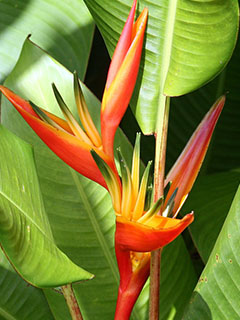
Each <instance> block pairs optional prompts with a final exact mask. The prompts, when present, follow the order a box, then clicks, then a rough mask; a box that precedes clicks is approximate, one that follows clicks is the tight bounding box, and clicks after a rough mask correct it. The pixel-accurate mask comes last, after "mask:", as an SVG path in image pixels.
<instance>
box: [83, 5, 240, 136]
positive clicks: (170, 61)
mask: <svg viewBox="0 0 240 320" xmlns="http://www.w3.org/2000/svg"><path fill="white" fill-rule="evenodd" d="M85 2H86V4H87V6H88V8H89V10H90V12H91V13H92V15H93V17H94V20H95V21H96V24H97V25H98V27H99V29H100V31H101V33H102V35H103V37H104V40H105V42H106V45H107V47H108V50H109V52H110V54H111V55H112V53H113V51H114V48H115V45H116V43H117V40H118V38H119V35H120V33H121V31H122V28H123V25H124V22H125V21H126V17H127V15H128V12H129V9H130V6H131V4H132V1H131V0H116V1H112V2H109V1H108V0H95V1H91V0H85ZM145 6H146V7H148V9H149V19H148V25H147V31H146V43H145V50H144V51H143V59H142V64H141V67H140V75H139V79H138V83H137V88H136V90H135V95H134V98H133V99H132V103H131V105H132V107H133V109H134V110H135V115H136V117H137V120H138V122H139V124H140V126H141V129H142V130H143V132H144V133H146V134H149V133H152V132H154V130H155V126H156V119H157V116H156V115H157V112H158V109H159V95H161V94H163V93H164V94H166V95H170V96H178V95H182V94H185V93H188V92H190V91H193V90H195V89H197V88H199V87H200V86H202V85H203V84H205V83H206V82H207V81H209V80H210V79H211V78H213V77H214V76H215V75H216V74H217V73H219V72H220V71H221V70H222V69H223V68H224V66H225V65H226V63H227V61H228V60H229V59H230V57H231V54H232V51H233V48H234V45H235V42H236V36H237V28H238V1H237V0H213V1H208V0H201V1H189V0H182V1H177V0H172V1H169V0H162V1H159V0H154V1H152V0H151V1H150V0H142V1H139V5H138V13H139V12H140V11H141V10H142V9H143V7H145ZM140 85H141V88H140ZM160 107H162V106H160Z"/></svg>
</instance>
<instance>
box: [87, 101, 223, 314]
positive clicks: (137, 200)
mask: <svg viewBox="0 0 240 320" xmlns="http://www.w3.org/2000/svg"><path fill="white" fill-rule="evenodd" d="M224 102H225V97H224V96H223V97H221V98H219V99H218V100H217V101H216V102H215V104H214V105H213V106H212V108H211V109H210V111H209V112H208V113H207V114H206V116H205V117H204V119H203V120H202V122H201V123H200V125H199V126H198V128H197V129H196V131H195V132H194V134H193V135H192V137H191V139H190V140H189V142H188V144H187V145H186V147H185V149H184V150H183V152H182V153H181V155H180V156H179V158H178V160H177V161H176V163H175V165H174V166H173V168H172V169H171V170H170V172H169V174H168V175H167V177H166V180H165V192H166V195H165V196H162V197H161V198H160V199H158V201H156V202H155V203H154V204H152V205H151V206H150V207H148V208H146V193H147V187H148V176H149V171H150V165H151V163H150V162H149V163H148V165H147V166H146V168H145V171H144V173H143V176H142V180H141V184H139V171H140V136H139V135H137V138H136V143H135V147H134V151H133V160H132V170H131V172H130V170H129V168H128V166H127V164H126V162H125V160H124V158H123V156H122V155H121V151H120V150H118V154H119V161H120V168H121V182H122V183H121V184H119V182H118V181H119V179H117V177H116V174H115V172H113V170H112V169H111V168H110V167H109V166H108V164H107V163H105V162H104V160H103V159H102V158H100V157H99V156H98V155H97V153H96V152H95V151H94V150H92V154H93V157H94V159H95V161H96V164H97V165H98V167H99V169H100V170H101V172H102V174H103V176H104V179H105V181H106V183H107V185H108V189H109V192H110V195H111V197H112V202H113V207H114V210H115V213H116V232H115V251H116V257H117V262H118V267H119V273H120V285H119V292H118V300H117V307H116V313H115V319H128V318H129V316H130V314H131V310H132V308H133V306H134V303H135V301H136V299H137V297H138V295H139V293H140V292H141V289H142V287H143V285H144V283H145V282H146V280H147V278H148V276H149V269H150V252H151V251H153V250H156V249H158V248H162V247H164V246H165V245H167V244H168V243H170V242H171V241H173V240H174V239H175V238H176V237H177V236H178V235H179V234H180V233H181V232H182V231H183V230H184V229H185V228H186V227H187V226H188V225H189V224H190V223H191V222H192V221H193V219H194V215H193V212H191V213H189V214H187V215H186V216H185V217H184V218H182V219H180V220H179V219H175V218H176V216H177V214H178V212H179V210H180V209H181V207H182V205H183V203H184V202H185V200H186V198H187V195H188V193H189V191H190V190H191V188H192V185H193V183H194V181H195V179H196V177H197V174H198V172H199V170H200V167H201V164H202V162H203V159H204V157H205V154H206V151H207V148H208V145H209V142H210V139H211V136H212V133H213V130H214V127H215V125H216V122H217V120H218V117H219V115H220V113H221V110H222V108H223V105H224ZM168 187H169V190H168V191H167V189H168ZM160 211H161V215H160V214H159V212H160Z"/></svg>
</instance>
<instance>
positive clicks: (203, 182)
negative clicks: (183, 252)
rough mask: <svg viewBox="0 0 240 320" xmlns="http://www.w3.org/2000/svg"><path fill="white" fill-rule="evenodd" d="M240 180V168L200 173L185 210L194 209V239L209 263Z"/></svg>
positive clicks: (192, 225)
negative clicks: (207, 173)
mask: <svg viewBox="0 0 240 320" xmlns="http://www.w3.org/2000/svg"><path fill="white" fill-rule="evenodd" d="M239 182H240V172H237V171H233V172H223V173H218V174H213V175H209V176H203V177H200V178H199V179H198V181H197V183H196V185H195V186H194V188H193V190H192V191H191V193H190V196H189V199H188V201H187V203H186V205H185V206H184V208H183V209H184V211H189V212H190V211H191V210H194V211H195V217H196V219H195V221H194V222H193V223H192V224H191V226H190V231H191V234H192V237H193V240H194V243H195V245H196V247H197V249H198V251H199V253H200V255H201V257H202V259H203V261H204V262H205V263H206V262H207V260H208V257H209V255H210V253H211V251H212V249H213V247H214V244H215V242H216V239H217V237H218V234H219V232H220V230H221V228H222V225H223V222H224V220H225V218H226V216H227V213H228V211H229V208H230V206H231V203H232V200H233V197H234V195H235V193H236V190H237V188H238V185H239Z"/></svg>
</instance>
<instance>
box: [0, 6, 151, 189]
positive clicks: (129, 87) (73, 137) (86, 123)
mask: <svg viewBox="0 0 240 320" xmlns="http://www.w3.org/2000/svg"><path fill="white" fill-rule="evenodd" d="M135 7H136V0H135V1H134V4H133V7H132V10H131V12H130V15H129V18H128V20H127V22H126V25H125V27H124V29H123V33H122V35H121V37H120V40H119V43H118V45H117V47H116V50H115V53H114V55H113V60H112V63H111V66H110V69H109V73H108V78H107V83H106V88H105V92H104V97H103V102H102V108H101V130H102V137H101V136H100V134H99V133H98V131H97V129H96V127H95V125H94V123H93V121H92V119H91V116H90V114H89V112H88V109H87V106H86V102H85V99H84V97H83V94H82V91H81V87H80V84H79V81H78V79H77V76H76V75H75V77H74V92H75V99H76V105H77V108H78V113H79V117H80V120H81V122H82V126H83V128H84V130H83V129H82V128H81V127H80V126H79V124H78V122H77V121H76V120H75V119H74V117H73V115H72V114H71V112H70V110H69V109H68V107H67V106H66V104H65V102H64V101H63V99H62V97H61V96H60V93H59V92H58V90H57V88H56V87H55V86H54V85H53V90H54V93H55V96H56V99H57V101H58V104H59V106H60V108H61V110H62V112H63V114H64V116H65V118H66V121H65V120H63V119H60V118H58V117H56V116H54V115H52V114H50V113H48V112H46V111H44V110H43V109H41V108H39V107H37V106H34V105H33V104H30V103H29V102H27V101H25V100H23V99H22V98H20V97H19V96H17V95H16V94H14V93H13V92H12V91H10V90H9V89H7V88H5V87H4V86H0V91H1V92H2V93H3V94H4V95H5V96H6V97H7V98H8V100H9V101H10V102H11V103H12V104H13V105H14V107H15V108H16V109H17V110H18V112H19V113H20V114H21V115H22V117H23V118H24V119H25V120H26V121H27V123H28V124H29V125H30V126H31V127H32V129H33V130H34V131H35V132H36V133H37V134H38V136H39V137H40V138H41V139H42V140H43V141H44V142H45V143H46V144H47V145H48V147H49V148H50V149H51V150H52V151H53V152H55V153H56V155H58V156H59V157H60V158H61V159H62V160H63V161H64V162H66V163H67V164H68V165H70V166H71V167H72V168H73V169H75V170H76V171H78V172H79V173H81V174H82V175H84V176H86V177H88V178H89V179H91V180H93V181H96V182H97V183H99V184H100V185H102V186H104V187H107V186H106V183H105V181H104V179H103V177H102V174H101V172H100V171H99V169H98V167H97V166H96V164H95V162H94V161H93V159H92V156H91V154H90V150H92V149H93V150H94V151H95V152H96V153H97V154H98V155H99V156H100V157H101V158H102V159H103V160H104V161H105V162H106V163H107V164H108V165H109V166H110V167H111V168H112V170H113V172H114V174H115V175H116V177H117V179H118V183H119V184H121V182H120V180H119V178H118V174H117V171H116V167H115V162H114V154H113V145H114V137H115V132H116V129H117V127H118V125H119V123H120V121H121V119H122V117H123V114H124V112H125V111H126V108H127V105H128V102H129V100H130V98H131V94H132V91H133V88H134V85H135V82H136V78H137V74H138V69H139V63H140V58H141V51H142V43H143V37H144V30H145V27H146V21H147V10H146V9H145V10H144V11H143V12H142V14H141V15H140V17H139V18H138V20H137V21H136V23H133V20H134V15H135Z"/></svg>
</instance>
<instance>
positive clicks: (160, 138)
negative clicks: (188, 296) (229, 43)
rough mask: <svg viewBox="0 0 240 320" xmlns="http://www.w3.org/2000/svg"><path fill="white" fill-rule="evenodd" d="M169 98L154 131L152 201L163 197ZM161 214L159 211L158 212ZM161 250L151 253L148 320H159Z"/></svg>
mask: <svg viewBox="0 0 240 320" xmlns="http://www.w3.org/2000/svg"><path fill="white" fill-rule="evenodd" d="M169 108H170V97H166V99H165V106H164V111H163V112H162V113H161V114H162V118H161V119H160V122H159V126H158V127H157V129H156V135H155V139H156V140H155V141H156V153H155V167H154V200H155V201H156V199H158V198H159V197H162V196H163V195H164V177H165V162H166V148H167V132H168V118H169ZM159 214H161V211H159ZM161 254H162V248H160V249H157V250H155V251H152V252H151V264H150V289H149V319H150V320H157V319H159V298H160V274H161V270H160V269H161Z"/></svg>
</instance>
